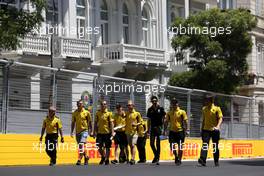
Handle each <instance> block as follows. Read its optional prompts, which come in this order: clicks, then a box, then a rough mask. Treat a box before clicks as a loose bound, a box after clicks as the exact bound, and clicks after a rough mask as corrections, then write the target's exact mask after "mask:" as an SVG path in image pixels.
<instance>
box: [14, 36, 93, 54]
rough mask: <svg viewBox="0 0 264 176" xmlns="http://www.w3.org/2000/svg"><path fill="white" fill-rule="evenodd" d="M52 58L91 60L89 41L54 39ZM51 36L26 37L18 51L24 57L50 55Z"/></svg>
mask: <svg viewBox="0 0 264 176" xmlns="http://www.w3.org/2000/svg"><path fill="white" fill-rule="evenodd" d="M53 42H54V43H53V44H54V45H53V47H54V49H53V50H54V57H58V58H67V57H73V58H91V42H90V41H89V40H83V39H74V38H65V37H57V36H55V37H54V41H53ZM50 46H51V36H49V35H39V36H37V35H36V36H34V35H28V36H26V37H25V38H24V39H22V41H21V46H20V48H19V49H18V52H19V53H20V54H25V55H37V56H38V55H42V56H43V55H44V56H45V55H51V47H50Z"/></svg>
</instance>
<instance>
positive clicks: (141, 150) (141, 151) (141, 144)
mask: <svg viewBox="0 0 264 176" xmlns="http://www.w3.org/2000/svg"><path fill="white" fill-rule="evenodd" d="M145 146H146V137H138V140H137V149H138V155H139V160H140V161H146V148H145Z"/></svg>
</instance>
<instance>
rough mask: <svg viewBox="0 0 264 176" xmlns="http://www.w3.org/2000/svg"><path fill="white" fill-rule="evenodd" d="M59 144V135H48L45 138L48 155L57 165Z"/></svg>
mask: <svg viewBox="0 0 264 176" xmlns="http://www.w3.org/2000/svg"><path fill="white" fill-rule="evenodd" d="M57 142H58V134H57V133H54V134H47V135H46V137H45V144H46V153H47V154H48V156H49V157H50V161H51V162H52V163H54V164H56V159H57Z"/></svg>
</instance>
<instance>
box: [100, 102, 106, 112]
mask: <svg viewBox="0 0 264 176" xmlns="http://www.w3.org/2000/svg"><path fill="white" fill-rule="evenodd" d="M106 108H107V102H106V101H105V100H103V101H101V110H102V111H104V110H106Z"/></svg>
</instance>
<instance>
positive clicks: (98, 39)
mask: <svg viewBox="0 0 264 176" xmlns="http://www.w3.org/2000/svg"><path fill="white" fill-rule="evenodd" d="M94 9H95V10H94V11H93V12H94V15H95V21H94V24H95V26H98V27H100V29H101V22H100V1H99V0H96V1H95V7H94ZM95 41H96V43H95V45H96V46H98V45H102V34H101V31H100V34H99V35H95Z"/></svg>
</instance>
